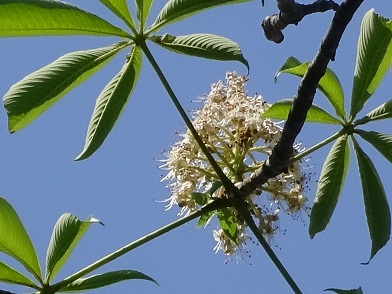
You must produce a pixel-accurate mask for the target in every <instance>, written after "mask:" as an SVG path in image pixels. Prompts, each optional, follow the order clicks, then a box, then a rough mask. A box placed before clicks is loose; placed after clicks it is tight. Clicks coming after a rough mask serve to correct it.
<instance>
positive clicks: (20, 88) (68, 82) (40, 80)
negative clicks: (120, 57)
mask: <svg viewBox="0 0 392 294" xmlns="http://www.w3.org/2000/svg"><path fill="white" fill-rule="evenodd" d="M127 45H128V44H127V43H126V42H120V43H117V44H114V45H112V46H108V47H104V48H98V49H93V50H85V51H77V52H72V53H68V54H66V55H64V56H62V57H60V58H59V59H57V60H55V61H54V62H52V63H50V64H49V65H47V66H45V67H43V68H41V69H39V70H37V71H36V72H34V73H32V74H30V75H28V76H26V77H25V78H23V79H22V80H21V81H19V82H17V83H16V84H14V85H13V86H12V87H11V88H10V89H9V90H8V92H7V93H6V94H5V95H4V97H3V103H4V107H5V108H6V110H7V114H8V129H9V131H10V132H11V133H13V132H16V131H18V130H20V129H22V128H23V127H25V126H26V125H28V124H29V123H30V122H32V121H33V120H34V119H36V118H37V117H38V116H40V115H41V114H42V113H43V112H44V111H46V110H47V109H48V108H49V107H50V106H52V105H53V104H54V103H55V102H57V101H58V100H59V99H60V98H61V97H63V96H64V95H65V94H66V93H67V92H68V91H70V90H71V89H73V88H75V87H76V86H77V85H79V84H80V83H82V82H83V81H85V80H86V79H87V78H89V77H90V76H91V75H93V74H94V73H95V72H97V71H98V70H99V69H100V68H102V66H103V65H104V64H106V63H107V62H108V61H109V60H110V59H111V58H112V57H113V56H114V55H115V54H116V53H117V52H118V51H120V50H121V49H123V48H124V47H126V46H127Z"/></svg>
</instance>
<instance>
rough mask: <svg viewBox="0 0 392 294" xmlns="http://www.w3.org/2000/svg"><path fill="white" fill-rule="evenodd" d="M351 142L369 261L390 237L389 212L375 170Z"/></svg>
mask: <svg viewBox="0 0 392 294" xmlns="http://www.w3.org/2000/svg"><path fill="white" fill-rule="evenodd" d="M353 142H354V148H355V152H356V154H357V160H358V167H359V174H360V176H361V182H362V190H363V197H364V202H365V211H366V217H367V223H368V227H369V233H370V239H371V240H372V250H371V253H370V258H369V261H370V260H371V259H372V258H373V257H374V256H375V255H376V253H377V252H378V250H380V249H381V248H382V247H384V246H385V244H387V242H388V240H389V238H390V236H391V212H390V210H389V205H388V200H387V197H386V195H385V191H384V187H383V185H382V183H381V180H380V177H379V175H378V173H377V171H376V168H375V167H374V165H373V163H372V161H371V160H370V158H369V157H368V156H367V155H366V154H365V152H363V150H362V149H361V147H360V146H359V145H358V143H357V141H356V140H353Z"/></svg>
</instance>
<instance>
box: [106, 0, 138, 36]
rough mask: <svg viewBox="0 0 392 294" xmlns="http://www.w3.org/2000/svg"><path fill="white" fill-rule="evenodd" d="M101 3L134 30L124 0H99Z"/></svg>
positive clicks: (133, 23)
mask: <svg viewBox="0 0 392 294" xmlns="http://www.w3.org/2000/svg"><path fill="white" fill-rule="evenodd" d="M99 1H100V2H101V3H102V4H103V5H105V6H106V7H107V8H109V9H110V10H111V11H112V12H113V13H114V14H115V15H117V16H118V17H119V18H121V19H122V20H123V21H124V22H125V23H126V24H127V25H128V26H129V27H130V28H133V29H135V30H136V26H135V22H134V21H133V18H132V16H131V14H130V13H129V9H128V5H127V1H126V0H99Z"/></svg>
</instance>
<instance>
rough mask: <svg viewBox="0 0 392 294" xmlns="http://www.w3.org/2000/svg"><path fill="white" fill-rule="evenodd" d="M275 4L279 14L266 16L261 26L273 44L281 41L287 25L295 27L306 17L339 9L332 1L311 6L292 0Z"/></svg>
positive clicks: (320, 1) (324, 1)
mask: <svg viewBox="0 0 392 294" xmlns="http://www.w3.org/2000/svg"><path fill="white" fill-rule="evenodd" d="M277 2H278V8H279V11H280V13H279V14H273V15H269V16H267V17H266V18H265V19H264V20H263V22H262V24H261V27H262V28H263V30H264V34H265V37H266V38H267V39H268V40H270V41H273V42H275V43H281V42H282V41H283V39H284V36H283V33H282V31H283V30H284V29H285V28H286V27H287V26H288V25H290V24H294V25H297V24H298V23H299V22H300V21H301V20H302V19H303V18H304V17H305V16H306V15H309V14H312V13H316V12H325V11H328V10H334V11H336V10H337V9H338V7H339V5H338V4H336V3H335V2H334V1H332V0H317V1H315V2H314V3H312V4H299V3H296V2H295V1H294V0H278V1H277Z"/></svg>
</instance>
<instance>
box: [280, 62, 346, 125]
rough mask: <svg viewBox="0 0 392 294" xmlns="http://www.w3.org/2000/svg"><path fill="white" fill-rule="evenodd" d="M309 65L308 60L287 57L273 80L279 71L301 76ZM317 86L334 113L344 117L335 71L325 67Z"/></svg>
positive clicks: (342, 97) (339, 86) (340, 87)
mask: <svg viewBox="0 0 392 294" xmlns="http://www.w3.org/2000/svg"><path fill="white" fill-rule="evenodd" d="M308 67H309V62H306V63H302V62H300V61H299V60H298V59H296V58H294V57H289V58H288V59H287V60H286V62H285V63H284V64H283V66H282V67H281V68H280V69H279V70H278V72H277V73H276V74H275V81H276V80H277V78H278V77H279V75H280V74H281V73H289V74H293V75H296V76H299V77H301V78H302V77H303V76H304V75H305V73H306V71H307V69H308ZM317 88H318V89H319V90H320V91H321V92H322V93H323V94H324V95H325V97H327V99H328V100H329V101H330V102H331V104H332V106H333V107H334V108H335V111H336V114H337V115H338V116H339V117H341V118H343V119H344V118H345V116H346V112H345V110H344V95H343V89H342V86H341V84H340V81H339V79H338V77H337V76H336V75H335V73H334V72H333V71H332V70H330V69H329V68H327V70H326V72H325V74H324V76H323V77H322V78H321V79H320V81H319V84H318V86H317Z"/></svg>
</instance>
